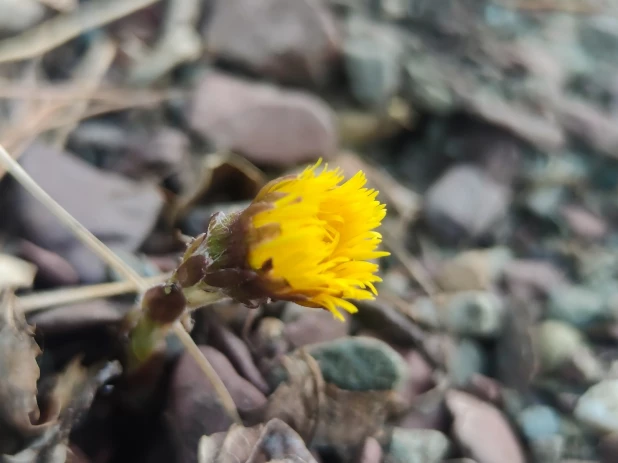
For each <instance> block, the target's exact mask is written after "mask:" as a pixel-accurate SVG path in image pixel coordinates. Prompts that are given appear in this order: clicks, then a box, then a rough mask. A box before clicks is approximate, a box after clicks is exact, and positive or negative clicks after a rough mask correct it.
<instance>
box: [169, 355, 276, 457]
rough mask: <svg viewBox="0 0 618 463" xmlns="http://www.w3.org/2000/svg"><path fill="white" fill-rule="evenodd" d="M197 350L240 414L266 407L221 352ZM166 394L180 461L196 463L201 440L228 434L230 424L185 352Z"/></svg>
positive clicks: (254, 390) (204, 380)
mask: <svg viewBox="0 0 618 463" xmlns="http://www.w3.org/2000/svg"><path fill="white" fill-rule="evenodd" d="M200 350H201V351H202V353H203V354H204V355H205V356H206V358H207V359H208V360H209V361H210V363H211V364H212V366H213V368H214V369H215V371H216V372H217V374H218V375H219V377H220V378H221V380H222V381H223V384H224V385H225V387H226V388H227V390H228V391H229V392H230V394H231V396H232V399H233V400H234V403H235V404H236V406H237V407H238V410H239V412H241V413H242V412H247V411H250V410H253V409H255V408H258V407H260V406H262V405H264V404H265V403H266V398H265V397H264V395H263V394H262V393H261V392H260V391H259V390H257V389H256V388H255V387H254V386H253V385H252V384H251V383H249V382H248V381H247V380H245V379H244V378H242V377H241V376H240V375H239V374H238V373H237V372H236V370H234V367H233V366H232V364H231V363H230V362H229V361H228V360H227V358H226V357H225V356H224V355H223V354H222V353H221V352H219V351H217V350H216V349H213V348H212V347H206V346H201V347H200ZM169 394H170V395H169V399H168V400H169V402H168V406H167V409H166V412H165V413H166V416H167V419H168V425H169V427H170V429H171V431H172V433H173V435H174V437H175V439H176V442H177V444H178V445H177V448H178V449H179V452H180V453H181V455H179V456H181V458H180V459H179V461H195V455H196V452H197V448H198V441H199V439H200V437H202V436H204V435H211V434H214V433H216V432H223V431H227V430H228V428H229V427H230V426H231V425H232V420H231V419H230V418H229V417H228V415H227V414H226V412H225V410H224V409H223V407H222V406H221V404H220V402H219V400H218V398H217V396H216V394H215V392H214V389H213V387H212V385H211V384H210V381H208V379H207V378H206V377H205V376H204V374H203V373H202V371H201V370H200V369H199V368H198V366H197V365H196V363H195V360H194V359H193V358H192V357H191V355H189V354H187V353H186V352H185V353H184V354H183V355H182V356H181V357H180V359H179V360H178V363H177V365H176V368H175V370H174V372H173V375H172V380H171V386H170V392H169Z"/></svg>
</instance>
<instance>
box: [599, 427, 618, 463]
mask: <svg viewBox="0 0 618 463" xmlns="http://www.w3.org/2000/svg"><path fill="white" fill-rule="evenodd" d="M599 457H600V459H601V461H600V463H616V462H617V461H618V433H614V434H609V435H607V436H604V437H603V438H602V439H601V441H600V442H599Z"/></svg>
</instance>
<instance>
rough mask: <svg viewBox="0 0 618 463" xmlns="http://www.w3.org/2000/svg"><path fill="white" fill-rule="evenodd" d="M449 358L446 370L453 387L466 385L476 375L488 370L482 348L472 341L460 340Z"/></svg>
mask: <svg viewBox="0 0 618 463" xmlns="http://www.w3.org/2000/svg"><path fill="white" fill-rule="evenodd" d="M453 347H454V349H453V350H454V352H453V354H452V355H451V356H450V358H449V363H448V369H449V373H450V376H451V379H452V381H453V384H454V385H455V386H460V387H461V386H465V385H467V384H468V383H469V382H470V381H471V380H472V378H473V377H474V376H475V375H476V374H484V373H485V372H486V370H487V368H488V361H487V355H486V354H485V351H484V349H483V347H482V346H481V345H480V344H479V343H478V342H477V341H475V340H473V339H460V340H459V341H458V342H457V343H456V344H455V345H454V346H453Z"/></svg>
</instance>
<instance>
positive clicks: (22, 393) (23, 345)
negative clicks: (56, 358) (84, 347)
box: [0, 296, 44, 454]
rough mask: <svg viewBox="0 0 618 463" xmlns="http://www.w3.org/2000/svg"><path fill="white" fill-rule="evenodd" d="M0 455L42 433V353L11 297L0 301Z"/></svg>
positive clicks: (14, 450)
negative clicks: (39, 358) (38, 359)
mask: <svg viewBox="0 0 618 463" xmlns="http://www.w3.org/2000/svg"><path fill="white" fill-rule="evenodd" d="M0 311H1V314H0V378H2V381H0V454H13V453H15V452H17V451H19V450H21V448H22V447H23V445H24V444H25V442H26V441H27V440H29V439H32V438H34V437H36V436H38V435H40V434H41V433H43V432H44V426H43V428H42V427H41V426H40V425H37V424H34V423H33V420H34V421H35V422H36V421H37V420H38V419H39V408H38V406H37V402H36V393H37V380H38V379H39V373H40V372H39V366H38V365H37V362H36V357H37V356H38V355H39V354H40V353H41V350H40V349H39V346H38V345H37V344H36V342H35V341H34V339H33V337H32V335H33V331H32V328H31V327H30V326H29V325H28V324H27V323H26V321H25V319H24V317H23V314H21V313H20V312H17V313H16V312H15V311H14V310H13V301H12V300H11V297H10V296H6V297H4V298H3V301H2V302H0Z"/></svg>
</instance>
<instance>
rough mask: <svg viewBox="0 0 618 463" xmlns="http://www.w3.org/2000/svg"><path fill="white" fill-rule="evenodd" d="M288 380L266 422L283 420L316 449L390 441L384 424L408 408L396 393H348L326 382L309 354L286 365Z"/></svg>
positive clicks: (273, 399)
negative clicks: (402, 409)
mask: <svg viewBox="0 0 618 463" xmlns="http://www.w3.org/2000/svg"><path fill="white" fill-rule="evenodd" d="M282 362H283V366H284V368H285V370H286V371H287V373H288V380H287V381H286V382H284V383H282V384H280V385H279V387H278V388H277V389H276V390H275V392H274V393H273V394H272V395H271V396H270V397H269V399H268V405H267V406H266V409H265V411H264V419H266V420H270V419H273V418H279V419H281V420H283V421H285V422H286V423H288V424H289V425H290V426H291V427H292V428H293V429H294V430H295V431H296V432H298V433H299V434H300V435H301V436H302V437H303V439H304V440H305V441H306V442H308V443H310V444H311V445H316V446H322V445H328V446H335V447H348V446H359V445H361V444H362V443H363V442H364V441H365V439H366V438H367V437H372V436H373V437H376V438H377V439H378V440H379V441H384V439H385V427H384V426H385V423H386V420H387V419H388V418H389V417H391V416H392V415H394V414H396V413H398V412H399V411H400V407H402V406H403V404H402V401H401V399H400V398H399V396H398V395H397V393H396V392H395V391H392V390H385V391H345V390H342V389H339V388H338V387H336V386H334V385H332V384H328V383H325V382H324V378H323V377H322V374H321V372H320V367H319V365H318V363H317V361H316V360H315V359H314V358H313V357H311V356H310V355H308V354H306V353H305V354H304V355H302V356H295V357H289V356H286V357H284V358H283V359H282Z"/></svg>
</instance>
